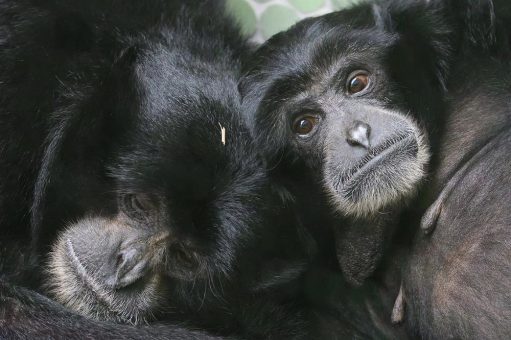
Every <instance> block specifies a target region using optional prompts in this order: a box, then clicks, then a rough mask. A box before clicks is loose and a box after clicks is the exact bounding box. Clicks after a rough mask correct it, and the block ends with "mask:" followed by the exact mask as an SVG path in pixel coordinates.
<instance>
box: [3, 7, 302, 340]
mask: <svg viewBox="0 0 511 340" xmlns="http://www.w3.org/2000/svg"><path fill="white" fill-rule="evenodd" d="M222 11H223V7H222V5H221V2H218V1H207V0H205V1H194V2H191V3H190V4H187V5H182V4H181V2H179V1H163V0H162V1H160V0H150V1H125V2H122V3H120V2H116V1H38V0H22V1H16V2H11V1H3V0H2V1H0V212H1V215H0V230H1V231H2V238H1V248H2V261H1V268H0V269H1V272H0V275H1V279H2V282H3V283H2V284H1V286H0V338H27V339H28V338H33V337H48V338H56V339H58V338H69V337H76V338H176V339H181V338H192V339H193V338H203V336H205V335H204V334H203V333H200V332H195V331H193V329H195V328H201V329H204V330H209V331H211V333H214V334H219V335H224V336H228V335H239V336H242V337H248V338H269V337H275V338H282V337H283V336H284V335H285V336H286V337H302V336H305V334H306V331H307V329H308V324H306V323H305V322H304V321H302V320H303V319H305V318H306V314H307V313H306V312H303V310H304V309H300V308H298V307H297V306H296V307H295V306H294V305H295V304H294V303H292V302H291V303H287V302H286V300H287V299H289V296H292V295H293V294H294V293H293V291H292V290H289V289H285V288H282V291H278V290H276V291H274V292H273V289H276V288H275V287H278V286H284V287H286V284H287V283H288V282H290V281H293V280H295V279H296V278H297V277H299V276H300V275H301V272H302V270H303V267H304V266H306V265H307V262H308V258H309V257H310V256H311V255H310V254H309V253H308V251H307V248H308V246H307V243H309V242H310V241H308V240H307V238H308V236H307V235H306V234H304V233H302V234H299V232H297V230H298V229H299V228H297V225H296V224H295V223H293V218H292V217H290V216H288V215H286V214H285V213H284V214H283V211H285V207H283V208H284V210H282V209H281V208H282V204H280V203H279V202H280V201H278V200H274V199H273V198H272V197H273V194H272V193H271V190H270V187H269V184H268V181H267V178H266V174H265V171H264V169H263V167H262V162H261V161H260V159H259V157H258V155H257V152H256V150H255V149H254V147H253V145H252V143H251V139H250V134H249V132H248V131H247V130H246V128H245V127H244V123H243V120H242V117H241V115H240V96H239V93H238V89H237V80H238V77H239V73H240V62H241V60H242V59H243V58H244V57H245V55H246V54H247V52H248V47H247V45H246V43H245V42H244V41H243V39H242V38H241V37H240V35H239V33H238V30H237V28H236V27H235V25H233V24H232V22H231V21H230V20H229V19H228V18H225V16H224V14H223V12H222ZM221 128H225V131H226V140H225V145H224V143H223V141H222V134H221ZM140 193H142V194H149V195H151V196H152V197H156V198H157V201H158V204H160V206H163V207H168V208H169V210H168V211H172V212H173V213H176V215H173V216H172V217H173V218H175V219H176V220H174V222H176V221H177V222H178V223H174V224H173V225H171V224H169V225H168V227H169V228H170V229H171V230H172V232H175V233H176V235H179V236H178V237H180V238H182V241H183V242H184V240H185V239H186V242H188V241H189V238H191V239H192V240H193V242H195V246H196V247H198V248H199V249H200V252H201V258H202V260H201V261H202V265H203V267H205V268H206V269H207V271H206V272H203V273H202V274H204V275H205V276H204V275H203V276H202V277H200V278H198V279H196V280H190V278H189V277H188V278H186V279H184V278H183V279H180V278H174V279H172V278H170V277H169V283H168V288H169V290H170V291H171V294H170V298H169V303H168V305H167V306H166V307H167V308H165V309H164V310H163V311H161V313H160V314H161V315H158V317H159V319H160V320H164V321H165V323H166V324H167V326H165V325H160V326H155V327H154V328H150V327H142V328H133V327H132V326H127V325H118V324H114V323H106V322H95V321H90V320H86V319H84V318H82V317H79V316H77V315H74V314H73V313H72V312H71V311H68V310H66V309H65V308H63V307H62V306H59V305H57V304H55V303H53V302H51V301H49V300H47V299H46V298H44V297H43V296H41V295H39V293H44V290H42V289H41V286H44V285H42V284H43V283H44V282H41V281H44V275H43V273H42V265H43V264H44V261H45V260H46V254H47V252H48V250H49V248H50V246H51V245H52V244H53V242H54V241H55V236H56V235H57V234H59V232H60V231H61V230H62V228H63V227H64V226H65V225H66V224H67V223H68V222H69V221H76V220H78V219H81V218H83V217H86V216H105V217H109V216H114V215H116V214H117V213H118V212H119V211H122V212H124V213H127V214H130V213H132V211H130V209H129V207H127V206H126V205H125V204H123V202H124V199H123V197H126V195H132V194H140ZM119 198H120V199H119ZM262 202H265V203H266V204H267V206H268V208H266V207H264V206H263V205H262ZM179 227H180V228H179ZM197 229H198V230H197ZM268 235H270V236H268ZM282 272H284V273H290V274H289V275H284V276H281V277H280V279H279V276H278V274H280V273H282ZM206 274H207V275H206ZM19 286H23V287H28V288H32V289H33V290H32V291H30V290H26V289H24V288H18V287H19ZM271 292H273V293H271ZM277 292H280V293H277ZM172 325H174V326H172ZM175 325H177V326H175Z"/></svg>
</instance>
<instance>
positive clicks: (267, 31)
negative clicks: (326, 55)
mask: <svg viewBox="0 0 511 340" xmlns="http://www.w3.org/2000/svg"><path fill="white" fill-rule="evenodd" d="M355 2H357V0H227V4H228V10H229V11H230V12H231V14H232V15H233V16H234V17H235V18H237V19H238V21H239V23H240V24H241V26H242V28H243V32H244V33H245V34H246V35H247V36H250V37H252V39H253V40H254V41H255V42H263V41H265V40H266V39H268V38H270V37H271V36H272V35H274V34H275V33H278V32H280V31H282V30H285V29H287V28H289V27H290V26H292V25H293V24H294V23H296V22H297V21H299V20H301V19H303V18H305V17H310V16H317V15H322V14H326V13H329V12H332V11H335V10H339V9H342V8H344V7H348V6H350V5H351V4H353V3H355Z"/></svg>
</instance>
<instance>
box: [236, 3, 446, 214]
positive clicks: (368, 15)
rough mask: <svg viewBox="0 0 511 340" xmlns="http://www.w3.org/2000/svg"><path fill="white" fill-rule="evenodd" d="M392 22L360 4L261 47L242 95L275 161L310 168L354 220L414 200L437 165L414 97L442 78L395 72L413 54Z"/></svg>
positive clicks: (404, 66)
mask: <svg viewBox="0 0 511 340" xmlns="http://www.w3.org/2000/svg"><path fill="white" fill-rule="evenodd" d="M386 15H387V13H384V14H382V13H381V11H380V9H379V8H377V7H374V8H373V7H371V6H369V5H361V6H358V7H357V8H354V9H353V10H348V11H343V12H339V13H333V14H330V15H326V16H324V17H321V18H314V19H309V20H305V21H304V22H301V23H299V24H298V25H296V26H295V27H293V28H292V29H290V30H289V31H287V32H284V33H281V34H279V35H277V36H276V37H274V38H273V39H271V40H270V41H268V42H267V43H266V44H265V45H263V46H262V47H261V48H260V50H259V51H258V52H257V53H256V57H255V58H254V59H255V61H254V64H253V65H250V66H249V72H248V76H247V77H246V78H245V80H244V81H243V83H242V86H241V88H242V92H243V95H244V107H245V110H246V113H247V115H248V116H249V117H253V118H252V119H253V124H252V125H253V126H254V129H255V135H256V137H257V138H258V139H259V141H260V145H261V147H262V148H263V150H264V151H265V153H266V155H267V157H268V158H269V159H270V160H273V161H274V162H275V163H279V164H280V162H286V161H289V162H292V163H294V164H302V165H303V166H305V167H306V168H308V169H312V173H314V174H316V175H317V177H318V178H320V180H321V181H322V183H323V186H324V188H325V191H326V192H327V193H328V194H329V196H330V197H331V201H332V203H333V206H334V207H335V208H336V209H337V210H338V211H340V212H342V213H346V214H348V215H354V216H366V215H372V214H374V213H376V212H378V211H381V210H382V209H384V208H386V207H389V206H395V205H396V203H397V202H399V201H401V200H402V199H403V198H407V197H409V196H410V195H411V194H412V193H413V192H414V191H415V189H416V188H417V186H418V184H419V181H420V180H421V179H422V178H423V176H424V174H425V167H426V164H427V162H428V158H429V157H428V145H427V142H426V138H425V135H424V134H423V131H422V129H421V128H420V127H419V125H418V123H417V121H416V120H415V119H414V118H412V117H411V116H410V114H409V113H410V112H411V111H412V109H413V107H411V106H412V105H413V100H414V99H411V97H408V94H409V93H408V92H407V91H411V90H410V89H412V88H413V89H415V88H419V91H421V89H420V87H421V86H422V85H424V88H427V89H430V88H432V87H434V85H432V84H433V83H434V82H435V81H437V80H436V79H433V78H434V72H432V73H430V74H433V76H432V78H431V79H429V78H428V77H429V75H428V76H424V74H427V72H426V71H422V70H418V71H416V72H412V73H409V74H406V72H405V71H404V70H405V69H407V63H409V59H406V60H405V61H404V62H403V64H401V65H397V66H399V67H397V68H396V67H395V66H396V65H394V64H395V60H396V59H397V58H399V57H400V56H401V57H402V56H403V53H405V54H410V53H414V51H413V49H412V52H410V50H409V49H408V48H406V49H405V48H404V47H403V45H402V43H403V38H402V37H400V35H399V34H398V33H396V32H392V31H390V30H387V29H386V27H384V23H382V22H381V21H382V20H384V19H382V16H383V18H385V16H386ZM418 50H419V49H417V51H418ZM408 57H409V58H413V54H412V55H408ZM417 64H420V63H419V62H418V63H417ZM400 67H402V68H401V69H400ZM424 68H426V66H425V67H424ZM423 73H424V74H423ZM403 75H404V77H403ZM398 78H399V79H398ZM402 78H404V81H401V80H402ZM407 78H408V79H407ZM415 79H417V80H416V84H415V85H414V86H413V87H410V88H406V86H407V85H408V84H409V83H413V82H414V80H415ZM403 88H405V89H406V90H404V89H403ZM425 92H427V91H425ZM419 93H420V92H418V93H416V94H413V98H417V97H418V96H420V94H419ZM412 113H415V112H412ZM296 166H299V165H296ZM303 180H306V179H303Z"/></svg>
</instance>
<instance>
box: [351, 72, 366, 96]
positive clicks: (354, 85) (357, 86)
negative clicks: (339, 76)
mask: <svg viewBox="0 0 511 340" xmlns="http://www.w3.org/2000/svg"><path fill="white" fill-rule="evenodd" d="M368 85H369V75H368V74H367V73H365V72H359V73H356V74H354V75H353V76H352V77H351V78H350V80H349V81H348V93H349V94H356V93H359V92H362V91H363V90H365V89H366V88H367V86H368Z"/></svg>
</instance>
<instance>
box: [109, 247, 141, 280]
mask: <svg viewBox="0 0 511 340" xmlns="http://www.w3.org/2000/svg"><path fill="white" fill-rule="evenodd" d="M145 253H146V250H145V249H144V248H143V247H141V248H140V247H129V248H126V249H123V250H121V251H119V253H118V254H117V256H116V257H115V267H114V269H113V272H112V275H111V276H110V277H109V278H108V279H107V280H106V284H107V285H108V286H110V287H112V288H114V289H119V288H123V287H126V286H129V285H131V284H132V283H134V282H136V281H137V280H139V279H140V278H142V277H143V276H144V275H145V274H146V272H147V271H148V267H149V263H148V259H147V258H146V256H144V255H145Z"/></svg>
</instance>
